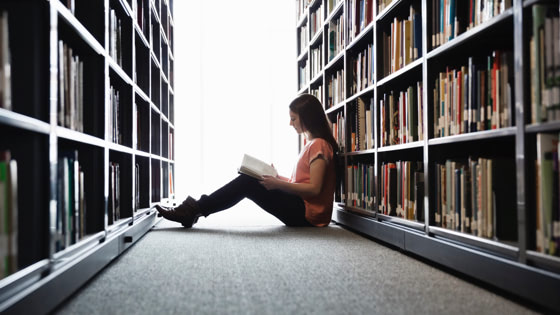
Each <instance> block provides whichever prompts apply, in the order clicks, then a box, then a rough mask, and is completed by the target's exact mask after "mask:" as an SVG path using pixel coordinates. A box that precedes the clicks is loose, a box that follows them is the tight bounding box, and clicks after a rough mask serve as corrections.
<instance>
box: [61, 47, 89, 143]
mask: <svg viewBox="0 0 560 315" xmlns="http://www.w3.org/2000/svg"><path fill="white" fill-rule="evenodd" d="M58 54H59V55H58V97H59V100H58V124H59V126H63V127H66V128H70V129H72V130H76V131H79V132H83V131H84V120H83V116H84V63H83V61H81V60H80V57H79V56H78V55H75V54H74V51H73V49H72V47H70V46H68V45H67V44H66V43H64V42H63V41H62V40H60V41H59V42H58Z"/></svg>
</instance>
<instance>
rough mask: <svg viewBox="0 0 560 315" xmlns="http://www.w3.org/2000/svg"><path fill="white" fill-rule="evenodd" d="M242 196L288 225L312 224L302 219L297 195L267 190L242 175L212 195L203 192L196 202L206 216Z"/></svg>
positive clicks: (301, 208)
mask: <svg viewBox="0 0 560 315" xmlns="http://www.w3.org/2000/svg"><path fill="white" fill-rule="evenodd" d="M244 198H249V199H250V200H252V201H253V202H254V203H256V204H257V205H259V206H260V207H261V208H263V209H264V210H265V211H266V212H268V213H270V214H272V215H273V216H275V217H276V218H278V219H279V220H280V221H282V222H283V223H284V224H286V225H287V226H312V225H311V224H310V223H309V222H307V220H306V219H305V203H304V202H303V199H302V198H301V197H300V196H298V195H295V194H290V193H287V192H284V191H281V190H267V189H266V188H265V187H264V186H263V185H261V184H260V183H259V181H258V180H257V179H255V178H253V177H250V176H247V175H243V174H242V175H239V176H238V177H237V178H235V179H234V180H232V181H231V182H229V183H228V184H226V185H224V186H223V187H222V188H220V189H218V190H216V191H215V192H213V193H212V194H210V195H202V196H201V197H200V200H199V201H198V205H199V207H200V209H201V211H202V214H203V215H204V216H208V215H210V214H212V213H216V212H219V211H222V210H225V209H228V208H231V207H232V206H234V205H235V204H237V203H238V202H240V201H241V200H243V199H244Z"/></svg>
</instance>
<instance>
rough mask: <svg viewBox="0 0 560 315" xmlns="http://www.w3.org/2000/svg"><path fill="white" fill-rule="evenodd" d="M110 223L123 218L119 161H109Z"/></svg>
mask: <svg viewBox="0 0 560 315" xmlns="http://www.w3.org/2000/svg"><path fill="white" fill-rule="evenodd" d="M108 212H109V224H111V223H114V222H117V221H118V220H120V219H121V169H120V165H119V163H116V162H113V161H111V162H109V211H108Z"/></svg>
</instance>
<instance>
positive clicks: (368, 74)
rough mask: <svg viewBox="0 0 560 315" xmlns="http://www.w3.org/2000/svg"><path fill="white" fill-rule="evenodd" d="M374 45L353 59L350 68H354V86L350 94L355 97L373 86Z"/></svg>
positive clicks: (351, 87) (369, 45)
mask: <svg viewBox="0 0 560 315" xmlns="http://www.w3.org/2000/svg"><path fill="white" fill-rule="evenodd" d="M373 61H374V59H373V44H368V46H367V47H366V49H364V50H363V51H361V52H359V53H358V55H357V56H355V57H354V58H352V60H351V61H350V65H349V67H351V68H352V73H353V74H354V75H353V76H352V85H351V86H350V94H351V95H353V94H355V93H357V92H359V91H361V90H363V89H365V88H367V87H369V86H372V85H373V80H374V76H373V75H374V73H373Z"/></svg>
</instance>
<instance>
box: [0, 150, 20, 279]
mask: <svg viewBox="0 0 560 315" xmlns="http://www.w3.org/2000/svg"><path fill="white" fill-rule="evenodd" d="M17 175H18V171H17V162H16V160H14V159H12V157H11V152H10V151H0V268H1V269H0V279H1V278H4V277H6V276H8V275H10V274H12V273H14V272H16V271H17V270H18V253H19V250H18V230H19V229H18V180H17V178H18V176H17Z"/></svg>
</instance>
